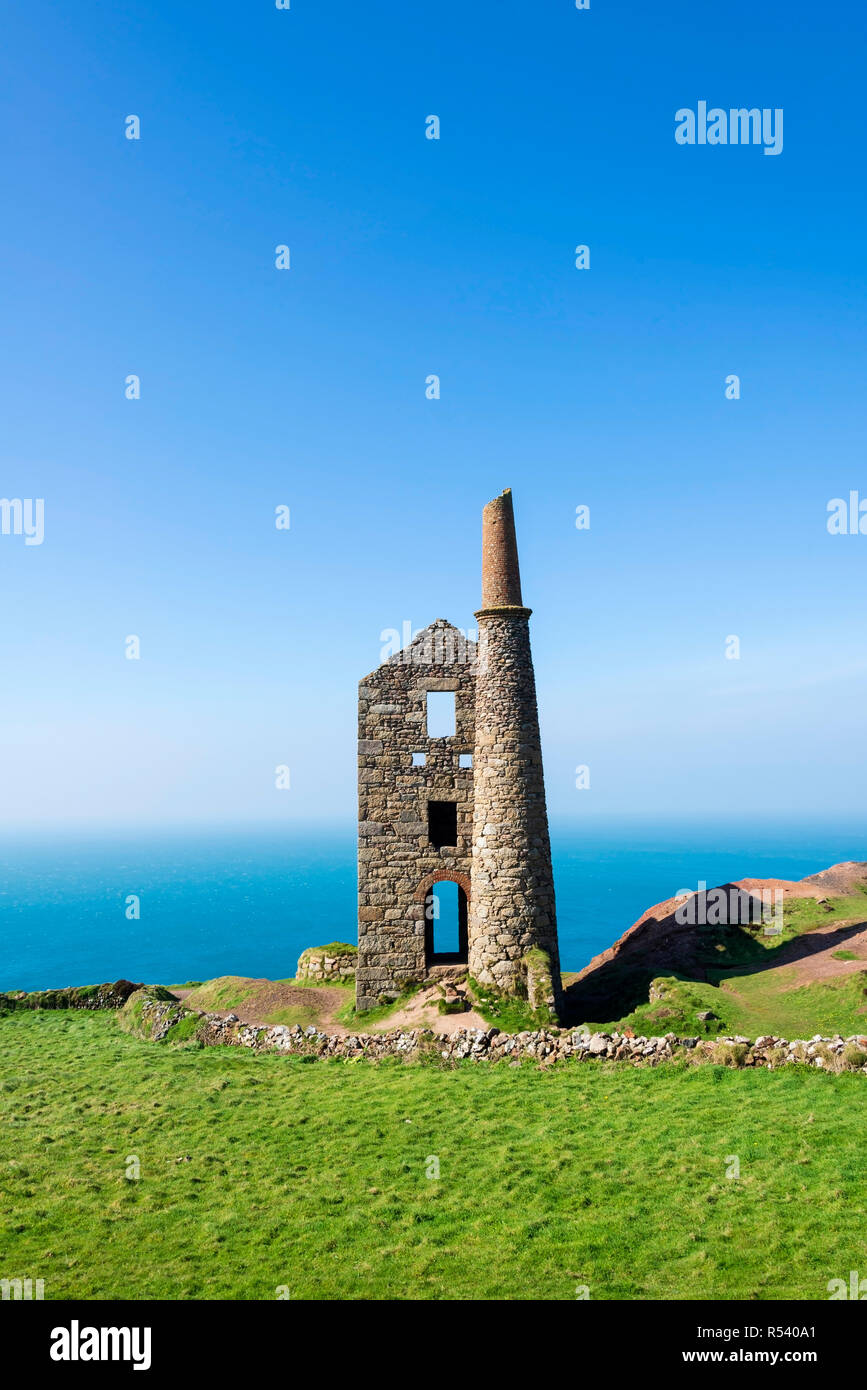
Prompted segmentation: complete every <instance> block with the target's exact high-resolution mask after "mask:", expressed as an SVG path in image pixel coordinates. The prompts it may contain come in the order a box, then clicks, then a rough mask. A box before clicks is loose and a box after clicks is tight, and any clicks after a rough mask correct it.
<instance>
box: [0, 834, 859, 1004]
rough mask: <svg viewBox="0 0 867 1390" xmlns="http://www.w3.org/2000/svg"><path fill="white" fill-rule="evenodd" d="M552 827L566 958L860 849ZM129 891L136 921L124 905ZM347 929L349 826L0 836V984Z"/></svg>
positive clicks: (843, 839) (285, 959) (279, 974)
mask: <svg viewBox="0 0 867 1390" xmlns="http://www.w3.org/2000/svg"><path fill="white" fill-rule="evenodd" d="M551 832H552V848H553V854H554V875H555V882H556V890H557V907H558V918H559V931H560V953H561V959H562V965H563V969H564V970H579V969H580V968H581V967H582V966H583V965H586V964H587V962H588V961H589V960H590V959H591V958H592V957H593V956H594V955H595V954H596V953H597V952H598V951H601V950H604V949H605V947H607V946H609V945H611V943H612V942H613V941H615V940H616V939H617V937H618V936H620V935H621V933H622V932H624V931H625V930H626V928H627V927H629V926H631V924H632V922H633V921H635V919H636V918H637V917H639V916H640V915H641V913H642V912H643V911H644V910H645V909H646V908H647V907H650V906H651V905H652V904H653V903H656V902H660V901H661V900H662V899H664V898H668V897H670V896H672V895H673V894H674V893H676V892H678V891H679V890H683V889H687V888H696V887H697V886H698V883H699V880H702V879H703V880H705V881H706V883H707V884H708V886H713V885H714V884H718V883H725V882H727V881H730V880H732V879H735V878H743V877H747V876H755V877H771V876H774V877H780V878H803V877H804V876H805V875H806V874H810V873H815V872H816V871H817V870H819V869H823V868H826V867H827V866H828V865H829V864H833V863H837V862H839V861H841V860H846V859H867V822H864V823H861V824H856V823H855V822H854V821H850V822H847V823H843V824H837V825H833V824H830V823H827V822H823V823H822V824H817V825H812V826H810V825H804V824H797V825H787V824H785V823H784V822H778V823H772V822H761V823H757V824H749V823H747V822H744V823H742V824H738V825H735V824H728V825H713V824H710V823H707V824H702V823H699V822H696V821H691V822H688V823H684V824H680V825H678V824H676V823H674V822H666V823H662V822H658V823H653V824H651V823H643V824H642V823H636V822H626V821H622V820H621V821H614V820H612V821H609V822H605V823H604V824H599V823H597V822H594V823H593V824H592V825H591V824H589V823H582V824H580V825H565V824H557V823H553V824H552V827H551ZM130 895H136V896H137V897H138V898H139V900H140V913H141V915H140V918H139V919H138V920H136V919H129V918H128V917H127V915H126V914H127V910H128V909H127V900H128V898H129V897H130ZM355 939H356V936H355V841H354V833H353V827H352V826H348V827H345V828H341V827H329V828H326V829H321V828H319V829H315V830H314V829H308V830H303V831H302V830H299V829H297V828H284V829H281V830H280V831H279V832H278V831H275V830H274V829H273V828H268V829H265V830H257V829H244V830H238V831H229V830H226V829H224V828H220V829H214V830H208V829H202V830H198V831H195V832H193V831H189V830H186V831H179V830H178V831H172V832H168V831H167V832H163V833H153V832H149V833H144V832H139V833H132V832H130V833H125V832H121V831H113V832H102V833H100V834H95V833H91V834H88V835H81V834H76V835H73V834H68V835H59V834H57V833H52V834H51V835H48V834H43V835H37V834H35V833H34V834H29V835H16V836H15V837H10V836H7V837H6V838H5V840H4V841H3V843H2V847H0V990H2V989H45V988H50V987H56V986H61V985H69V984H90V983H95V982H98V981H103V980H115V979H119V978H126V979H131V980H143V981H146V982H148V983H163V984H178V983H181V982H182V981H184V980H188V979H197V980H204V979H210V978H213V977H214V976H216V975H229V974H231V975H252V976H265V977H268V978H271V979H284V978H286V977H288V976H292V975H294V973H295V964H296V961H297V958H298V956H299V954H300V952H301V951H302V950H303V949H304V948H305V947H306V946H311V945H317V944H321V943H324V942H327V941H334V940H339V941H355Z"/></svg>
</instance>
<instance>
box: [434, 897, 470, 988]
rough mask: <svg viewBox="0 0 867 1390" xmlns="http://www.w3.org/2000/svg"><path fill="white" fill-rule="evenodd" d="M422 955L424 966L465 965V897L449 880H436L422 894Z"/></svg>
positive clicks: (467, 949)
mask: <svg viewBox="0 0 867 1390" xmlns="http://www.w3.org/2000/svg"><path fill="white" fill-rule="evenodd" d="M424 953H425V960H426V963H427V965H428V967H430V966H431V965H466V963H467V958H468V954H469V942H468V938H467V895H466V893H465V892H464V890H463V888H462V887H461V885H460V884H459V883H455V881H454V880H453V879H440V880H439V881H438V882H437V883H434V884H432V885H431V887H430V888H429V889H428V890H427V892H426V893H425V899H424Z"/></svg>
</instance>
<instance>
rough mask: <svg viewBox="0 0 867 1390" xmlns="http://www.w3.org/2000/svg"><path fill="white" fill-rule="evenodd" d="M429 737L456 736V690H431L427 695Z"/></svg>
mask: <svg viewBox="0 0 867 1390" xmlns="http://www.w3.org/2000/svg"><path fill="white" fill-rule="evenodd" d="M427 736H428V738H454V736H455V692H454V691H453V690H429V691H428V695H427Z"/></svg>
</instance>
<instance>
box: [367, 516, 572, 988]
mask: <svg viewBox="0 0 867 1390" xmlns="http://www.w3.org/2000/svg"><path fill="white" fill-rule="evenodd" d="M529 617H530V609H528V608H525V607H524V606H523V602H522V598H521V581H520V574H519V569H518V552H517V543H516V538H515V525H514V517H513V511H512V496H511V492H509V491H508V490H507V491H506V492H504V493H503V494H502V495H501V496H500V497H497V498H495V499H494V501H493V502H490V503H489V504H488V506H487V507H485V509H484V512H483V524H482V609H481V610H480V612H478V613H477V614H476V618H477V620H478V623H479V645H478V649H477V648H476V646H475V644H474V643H472V642H470V641H468V640H467V639H466V638H465V637H464V636H463V635H462V634H461V633H460V632H459V631H458V629H456V628H454V627H452V626H451V624H450V623H447V622H445V621H444V620H443V619H439V620H438V621H437V622H436V623H434V624H433V625H432V626H431V627H429V628H427V629H426V630H425V631H424V632H422V633H420V634H419V635H418V637H416V638H415V640H414V641H413V642H412V643H411V644H410V645H409V647H407V648H406V649H405V650H404V651H402V652H399V653H397V654H396V655H395V656H392V657H391V658H390V659H389V660H388V661H386V662H385V663H384V664H383V665H382V666H380V667H379V669H378V670H377V671H375V672H373V673H372V674H371V675H370V676H368V677H366V679H365V680H364V681H362V683H361V685H360V687H359V700H358V738H359V743H358V764H359V773H358V778H359V841H358V882H359V909H358V916H359V926H358V969H357V974H356V1004H357V1007H358V1008H359V1009H362V1010H363V1009H368V1008H371V1007H373V1006H374V1005H375V1004H377V1003H379V1002H380V1001H381V1000H382V999H384V998H390V997H394V996H395V995H396V994H397V993H398V992H399V991H400V989H401V987H402V986H403V984H404V983H405V982H408V981H418V980H422V979H424V978H425V977H426V976H427V975H428V974H430V972H431V970H432V969H436V968H437V966H438V964H439V962H440V960H441V959H444V960H448V961H450V962H455V963H458V964H461V963H463V964H465V965H467V966H468V968H469V971H470V973H471V974H472V975H473V976H475V977H476V978H477V979H478V980H479V981H480V983H482V984H486V985H489V986H491V985H493V986H496V987H497V988H499V989H502V990H505V991H508V992H523V991H524V990H525V989H526V988H527V985H528V979H529V978H530V977H532V980H533V982H535V981H538V979H539V978H540V969H539V959H538V952H539V951H540V950H541V951H543V952H545V953H546V955H547V957H548V962H549V963H550V975H549V979H550V982H551V983H550V987H549V988H547V989H545V990H543V993H545V994H546V995H547V1002H548V1003H549V1004H550V1005H551V1006H553V1007H554V1008H555V1009H556V1008H557V1007H558V1005H559V995H560V969H559V955H558V949H557V927H556V912H555V906H554V882H553V874H552V870H551V850H550V844H549V838H548V819H547V813H546V809H545V789H544V782H543V776H542V754H541V742H540V737H539V721H538V715H537V709H536V688H535V679H534V676H533V664H532V658H531V655H530V637H529V627H528V619H529ZM443 690H450V691H454V693H455V705H456V728H455V735H454V737H453V738H447V739H430V738H428V737H427V729H426V700H427V694H428V692H430V691H443ZM413 754H416V755H424V760H425V763H424V766H413ZM461 754H472V768H469V767H466V768H464V767H461V765H460V762H461ZM432 803H433V806H432ZM449 803H454V806H455V810H454V812H452V814H453V815H454V816H456V831H455V833H454V834H453V835H452V836H451V837H450V838H452V839H453V840H454V843H453V844H445V843H441V842H438V838H437V836H436V834H435V832H434V831H433V830H432V829H431V827H432V825H434V824H435V821H436V816H435V814H434V813H436V812H437V810H438V809H439V810H442V809H443V808H445V810H446V811H449V809H450V808H449ZM446 823H448V816H446ZM452 823H453V824H454V822H452ZM439 840H440V841H441V837H439ZM443 879H452V880H453V881H455V882H457V883H458V884H459V887H460V893H459V902H460V906H461V910H462V914H463V916H462V940H461V942H460V943H459V951H458V952H457V953H456V955H455V956H452V957H447V958H439V957H434V956H433V933H432V923H431V922H430V920H429V914H428V913H427V912H426V903H427V902H428V894H429V893H430V892H431V890H432V888H433V886H434V885H435V884H436V883H437V882H440V881H442V880H443ZM534 950H535V952H536V959H535V962H534V968H533V970H532V972H531V971H530V970H529V969H528V953H529V952H532V951H534ZM542 975H543V977H544V970H543V972H542ZM534 1002H535V1001H534ZM539 1002H541V1000H539Z"/></svg>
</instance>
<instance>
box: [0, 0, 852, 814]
mask: <svg viewBox="0 0 867 1390" xmlns="http://www.w3.org/2000/svg"><path fill="white" fill-rule="evenodd" d="M3 27H4V38H3V46H2V55H0V76H2V81H0V123H2V132H3V140H2V145H3V191H4V199H3V201H4V214H3V217H2V220H0V238H2V257H0V280H2V303H3V325H4V331H3V333H2V336H0V392H2V402H0V408H2V422H3V425H2V432H0V464H2V468H0V494H2V496H4V497H7V498H16V497H20V498H34V499H35V498H44V500H45V536H44V542H43V543H42V544H41V545H33V546H26V545H25V544H24V538H23V537H22V536H15V535H3V536H0V577H2V594H3V640H2V661H3V671H2V687H0V710H2V720H0V738H2V747H0V756H2V765H3V773H4V775H3V777H2V780H0V820H2V821H3V822H4V823H6V824H9V823H16V824H35V825H47V824H49V823H50V824H54V823H58V822H61V823H65V824H75V825H84V824H109V823H110V824H125V823H130V824H134V823H141V824H143V825H146V824H153V823H158V822H174V821H178V822H196V821H209V820H219V821H235V820H237V821H255V820H262V819H265V820H273V821H280V820H281V819H290V820H306V819H309V820H319V819H351V818H352V816H353V815H354V804H355V803H354V797H355V747H354V743H355V736H356V724H355V717H356V716H355V689H356V684H357V681H358V679H359V678H360V677H361V676H362V675H364V674H365V673H366V672H368V671H369V670H371V669H372V668H373V667H375V666H376V665H377V664H378V662H379V656H380V646H381V639H380V634H381V633H382V632H383V630H385V629H388V628H400V627H401V626H402V624H403V623H404V622H408V623H410V624H412V626H413V627H414V628H418V627H422V626H424V625H426V624H427V623H428V622H430V621H432V620H433V619H434V618H437V617H446V618H449V619H450V620H451V621H452V622H454V623H456V624H457V625H458V626H461V627H465V628H466V627H471V626H472V624H473V617H472V614H473V609H474V608H475V607H477V606H478V603H479V563H480V556H479V538H480V513H481V508H482V506H483V504H484V503H485V502H486V501H487V500H488V499H489V498H490V497H492V496H493V495H495V494H496V493H498V492H499V491H500V490H501V489H502V488H503V487H506V486H510V487H511V488H512V489H513V491H514V494H515V506H516V516H517V523H518V539H519V545H520V550H521V560H522V568H523V578H524V590H525V599H526V601H527V602H528V603H529V604H530V605H531V606H532V607H533V608H534V610H535V613H534V617H533V619H532V620H531V622H532V634H533V643H534V653H535V660H536V671H537V680H538V687H539V698H540V708H541V718H542V733H543V742H544V752H545V762H546V779H547V785H548V795H549V804H550V807H551V809H552V812H553V813H554V814H555V815H556V816H559V817H565V816H571V815H575V816H586V815H588V814H589V815H596V814H599V815H602V814H609V813H610V814H613V813H626V812H637V813H639V814H641V815H647V816H650V815H653V814H666V815H668V814H671V815H684V816H690V817H691V816H693V815H696V814H698V813H700V812H701V813H720V814H725V815H741V814H749V815H750V816H751V817H754V816H756V815H757V814H765V813H767V814H769V815H774V814H780V813H782V812H787V813H788V812H791V813H793V814H797V815H801V816H804V817H810V816H819V815H827V814H830V813H832V812H833V813H849V812H853V813H854V812H858V811H862V810H863V806H864V798H865V782H867V775H865V774H867V740H865V710H867V653H865V633H867V622H865V617H867V614H865V593H867V586H865V577H867V535H863V536H862V535H847V536H831V535H829V533H828V531H827V527H826V517H827V504H828V502H829V500H830V499H832V498H835V497H848V493H849V491H850V490H852V489H860V492H861V495H862V496H863V497H865V498H867V464H865V448H864V423H865V422H864V414H865V405H864V399H865V392H864V380H865V365H867V364H865V355H867V354H865V312H864V310H865V293H864V290H865V283H864V282H865V250H864V245H865V243H864V227H865V180H864V158H865V135H867V130H865V124H867V120H865V112H867V105H865V102H864V95H863V92H864V84H863V55H864V51H865V38H867V35H865V27H867V21H865V15H864V10H863V7H862V6H860V5H855V4H854V3H842V4H838V5H824V6H817V5H815V4H812V3H810V4H808V3H806V2H805V0H796V3H786V4H783V3H779V2H778V0H762V3H758V2H757V0H732V2H731V3H728V4H726V5H717V6H713V7H711V6H706V5H697V4H696V3H695V0H672V3H668V4H665V5H651V4H646V3H638V0H626V3H614V0H591V8H590V9H589V10H586V11H579V10H576V9H575V8H574V5H572V4H571V3H570V0H544V3H536V4H529V3H516V0H503V2H502V3H496V4H494V3H490V2H489V0H487V2H486V0H480V3H478V4H472V5H470V4H467V3H466V0H462V3H458V2H457V0H439V3H438V4H436V5H421V4H410V3H406V0H402V3H398V2H397V0H382V3H377V4H374V3H369V4H358V3H349V0H330V2H329V3H325V2H324V0H292V7H291V10H289V11H284V10H278V9H277V8H276V7H275V5H274V4H273V3H271V0H237V3H228V0H223V3H218V2H217V0H210V2H207V0H171V3H169V0H151V2H150V3H148V2H147V0H136V3H135V4H132V5H123V4H116V3H109V0H99V2H97V0H90V2H89V3H87V4H84V5H70V4H67V3H57V0H47V3H42V4H39V5H34V4H33V3H32V0H11V3H9V4H8V5H7V6H6V7H5V9H4V20H3ZM699 101H707V103H708V105H709V106H711V107H712V106H719V107H721V108H724V109H728V108H730V107H739V106H746V107H753V106H755V107H760V108H764V107H767V108H774V109H775V108H782V109H783V111H784V148H783V150H782V153H780V154H779V155H776V156H770V157H769V156H767V155H765V154H764V153H763V150H762V148H761V147H754V146H749V147H745V146H731V145H729V146H725V147H721V146H717V147H711V146H697V145H696V146H681V145H679V144H677V143H676V141H675V138H674V131H675V112H676V111H677V110H678V109H679V108H684V107H690V108H693V109H695V108H697V105H698V103H699ZM132 114H134V115H137V116H138V117H139V119H140V122H141V138H140V139H139V140H137V141H136V140H128V139H127V138H125V120H126V118H127V117H128V116H129V115H132ZM433 114H435V115H437V116H438V117H439V119H440V122H441V128H440V139H439V140H429V139H427V138H426V136H425V121H426V118H427V117H428V116H430V115H433ZM578 244H587V245H589V247H590V251H591V258H590V268H589V269H587V270H578V269H576V267H575V247H576V246H577V245H578ZM279 245H288V246H289V248H290V253H291V267H290V269H289V270H278V269H276V267H275V248H276V247H277V246H279ZM130 374H136V375H138V376H139V377H140V381H141V399H139V400H128V399H126V397H125V381H126V378H127V377H128V376H129V375H130ZM430 374H437V375H438V376H439V377H440V380H441V396H440V399H439V400H429V399H427V398H426V395H425V380H426V378H427V377H428V376H429V375H430ZM730 374H737V375H738V376H739V377H740V381H741V396H740V399H739V400H727V399H726V396H725V382H726V377H727V376H728V375H730ZM280 504H285V505H287V506H289V507H290V509H291V527H290V529H289V530H288V531H280V530H277V529H276V527H275V524H274V517H275V508H276V507H277V506H278V505H280ZM581 504H585V505H588V506H589V507H590V529H589V530H585V531H579V530H577V529H576V527H575V511H576V507H577V506H579V505H581ZM130 635H136V636H138V637H139V639H140V644H141V657H140V660H138V661H135V660H128V659H126V657H125V639H126V638H127V637H128V636H130ZM732 635H734V636H737V637H738V638H739V639H740V648H741V656H740V659H739V660H729V659H726V655H725V652H726V639H727V638H728V637H730V636H732ZM281 764H285V765H288V766H289V767H290V769H291V789H290V790H289V791H278V790H277V789H276V788H275V785H274V781H275V776H274V769H275V767H276V766H277V765H281ZM579 764H586V765H588V766H589V768H590V788H589V790H583V791H579V790H577V789H576V787H575V768H576V766H578V765H579Z"/></svg>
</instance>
